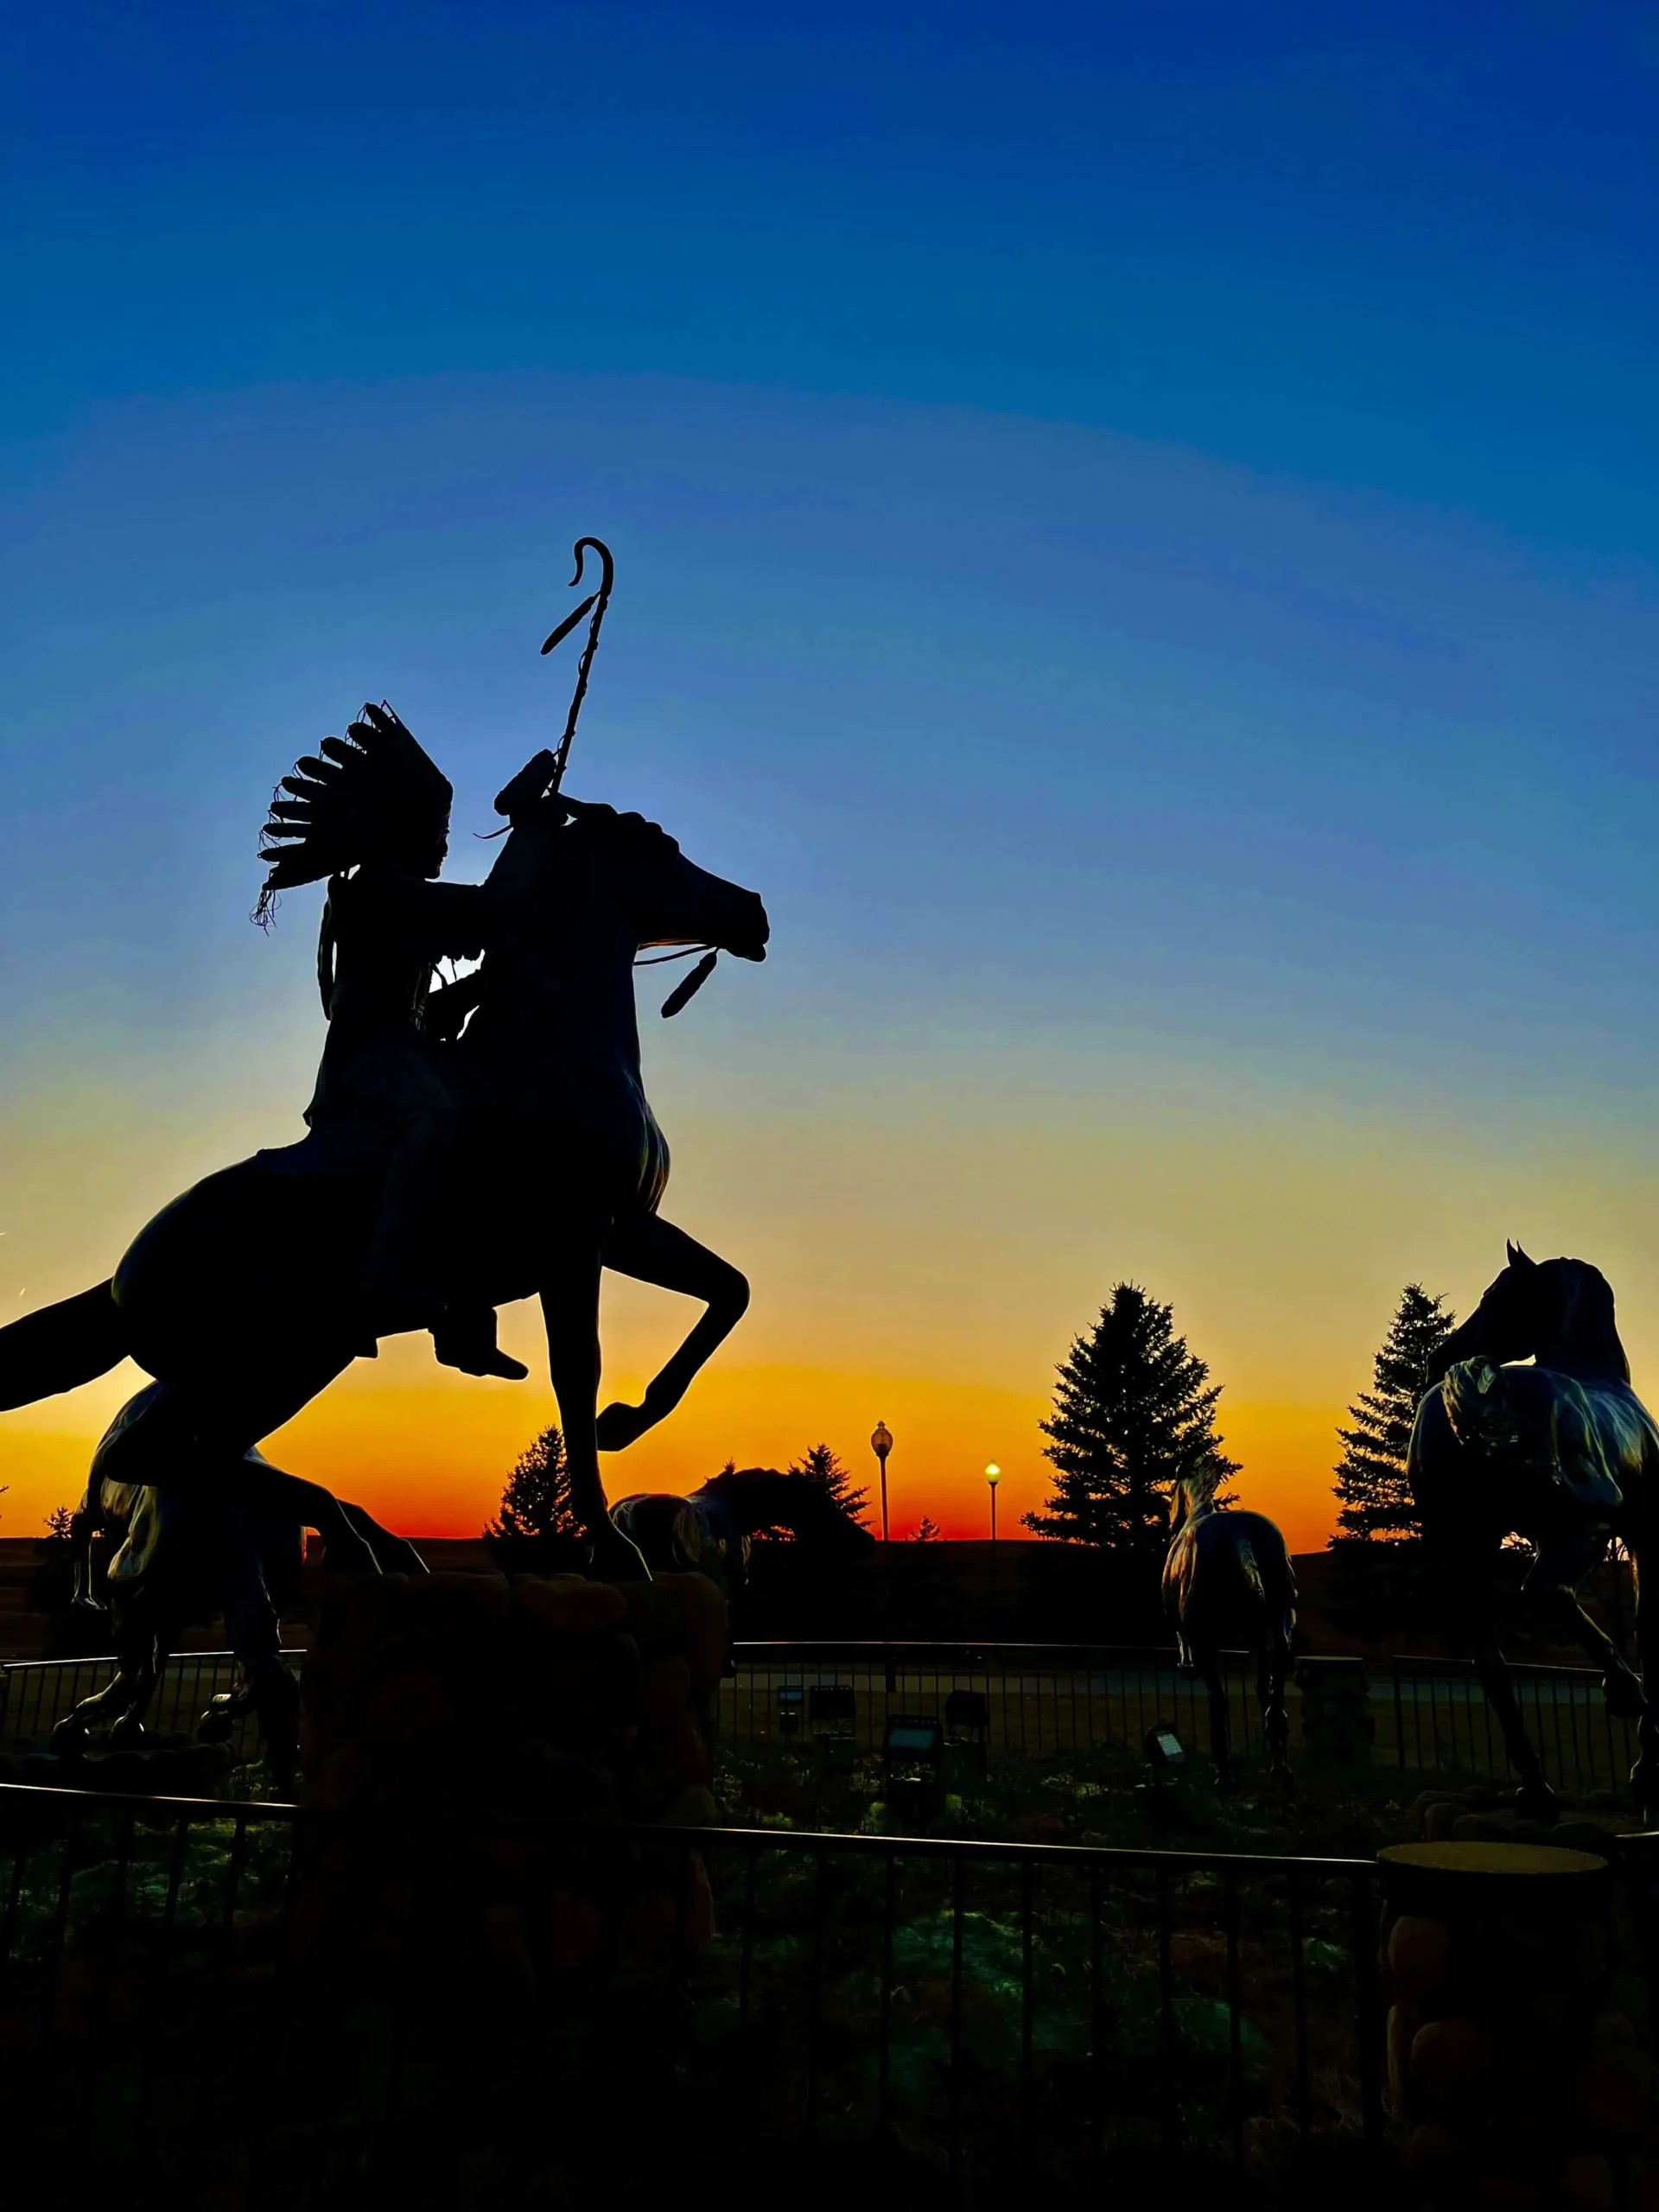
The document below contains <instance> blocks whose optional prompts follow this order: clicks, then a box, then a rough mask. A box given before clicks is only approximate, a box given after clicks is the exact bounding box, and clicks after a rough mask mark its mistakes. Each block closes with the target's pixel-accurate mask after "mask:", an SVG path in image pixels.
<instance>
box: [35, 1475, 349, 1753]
mask: <svg viewBox="0 0 1659 2212" xmlns="http://www.w3.org/2000/svg"><path fill="white" fill-rule="evenodd" d="M99 1536H103V1537H105V1539H107V1540H109V1541H112V1542H113V1543H114V1545H115V1549H114V1551H113V1553H112V1554H111V1557H110V1559H109V1560H108V1562H107V1564H106V1566H105V1569H104V1573H103V1577H102V1581H103V1586H104V1592H105V1595H104V1596H103V1597H100V1596H99V1591H98V1578H97V1577H96V1575H95V1573H94V1568H93V1560H92V1545H93V1542H94V1541H95V1539H96V1538H98V1537H99ZM70 1537H71V1541H72V1543H73V1548H74V1603H75V1604H76V1605H78V1606H80V1607H83V1608H85V1609H86V1610H88V1611H103V1610H104V1608H105V1602H106V1600H107V1604H108V1607H109V1611H110V1614H111V1627H112V1629H113V1632H114V1642H115V1657H116V1672H115V1676H114V1679H113V1680H112V1681H110V1682H109V1683H107V1684H106V1685H105V1688H103V1689H101V1690H99V1691H97V1692H95V1693H94V1694H93V1695H92V1696H91V1697H88V1698H83V1699H82V1700H81V1701H80V1703H79V1705H78V1706H76V1707H75V1708H74V1710H73V1712H72V1713H68V1714H67V1716H66V1717H65V1718H64V1719H62V1720H60V1722H59V1723H58V1726H57V1727H56V1728H55V1729H54V1731H53V1733H52V1740H53V1743H54V1745H55V1746H57V1747H58V1748H59V1749H60V1750H62V1749H67V1748H68V1747H69V1746H70V1745H73V1744H76V1743H79V1741H81V1740H82V1739H83V1738H86V1736H87V1735H89V1734H90V1733H91V1732H92V1731H93V1730H94V1729H99V1728H103V1727H105V1726H107V1728H108V1730H109V1738H110V1741H111V1745H125V1744H130V1743H131V1742H132V1741H134V1739H135V1738H137V1737H139V1736H141V1735H142V1734H143V1724H144V1717H145V1715H146V1713H148V1712H149V1704H150V1700H151V1699H152V1698H153V1697H154V1695H155V1694H156V1683H157V1681H159V1679H160V1676H161V1673H162V1669H163V1668H164V1667H165V1666H166V1664H167V1662H168V1657H169V1656H171V1653H172V1651H173V1650H174V1649H175V1640H176V1638H177V1636H178V1633H179V1630H180V1629H181V1627H182V1626H183V1625H184V1624H186V1623H187V1622H189V1621H196V1620H201V1619H204V1618H210V1617H212V1616H213V1615H216V1614H219V1613H222V1614H223V1616H224V1620H225V1635H226V1642H227V1643H229V1645H230V1647H231V1649H232V1652H233V1653H234V1655H235V1657H236V1662H237V1675H238V1680H237V1683H236V1687H235V1688H234V1689H232V1690H231V1691H230V1692H228V1693H226V1694H222V1695H220V1696H219V1697H216V1698H215V1699H214V1700H213V1704H212V1706H211V1707H210V1708H209V1711H208V1713H207V1714H205V1715H204V1716H203V1732H204V1734H207V1735H209V1736H218V1737H221V1738H222V1737H224V1736H227V1735H228V1734H229V1733H230V1731H231V1729H232V1727H233V1726H234V1725H235V1723H236V1721H237V1720H238V1719H239V1718H240V1717H241V1715H242V1714H243V1713H250V1712H251V1713H254V1714H255V1715H256V1716H257V1720H258V1723H259V1733H260V1738H261V1740H262V1742H263V1744H264V1753H265V1764H266V1767H267V1769H268V1770H269V1771H270V1778H271V1782H272V1784H273V1786H274V1787H275V1789H277V1791H278V1792H279V1793H283V1794H285V1793H286V1792H288V1791H289V1790H290V1789H292V1787H293V1783H294V1776H295V1769H296V1764H297V1762H298V1758H299V1748H300V1686H299V1683H298V1682H297V1681H296V1679H295V1677H294V1675H293V1674H292V1672H291V1671H290V1670H289V1667H288V1665H287V1662H285V1661H284V1660H283V1656H282V1645H281V1635H280V1626H279V1608H280V1607H281V1606H282V1605H283V1604H284V1603H285V1602H286V1601H287V1600H288V1599H289V1598H290V1597H291V1596H292V1595H293V1594H294V1592H295V1591H296V1588H297V1586H298V1582H299V1576H300V1571H301V1569H302V1567H303V1566H304V1564H305V1534H304V1531H303V1530H302V1529H301V1528H300V1527H299V1525H298V1523H297V1522H292V1521H280V1520H274V1519H272V1518H271V1517H270V1516H267V1515H260V1514H257V1513H254V1512H251V1511H249V1510H246V1509H245V1508H242V1507H238V1506H226V1505H219V1504H214V1503H207V1502H206V1501H203V1500H201V1499H200V1498H195V1497H175V1496H173V1495H171V1494H169V1493H167V1492H163V1491H157V1490H153V1489H149V1488H147V1487H135V1486H133V1485H131V1484H119V1483H110V1482H106V1481H105V1479H104V1478H103V1476H102V1475H101V1474H99V1472H98V1471H97V1470H96V1468H94V1471H93V1473H92V1479H91V1480H90V1482H89V1483H88V1484H87V1487H86V1496H85V1497H83V1498H82V1500H81V1503H80V1507H79V1510H78V1511H77V1512H76V1513H75V1515H74V1516H73V1519H72V1521H71V1523H70Z"/></svg>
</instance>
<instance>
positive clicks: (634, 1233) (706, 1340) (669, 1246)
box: [596, 1213, 749, 1452]
mask: <svg viewBox="0 0 1659 2212" xmlns="http://www.w3.org/2000/svg"><path fill="white" fill-rule="evenodd" d="M605 1265H606V1266H607V1268H610V1269H612V1271H613V1273H614V1274H622V1275H632V1278H633V1280H634V1281H636V1282H645V1283H650V1284H651V1285H652V1287H653V1288H654V1289H657V1290H672V1291H677V1292H678V1293H679V1294H681V1295H682V1296H683V1297H685V1298H700V1299H702V1302H703V1306H704V1312H703V1314H702V1319H701V1320H699V1321H697V1322H696V1324H695V1325H693V1327H692V1328H691V1330H690V1332H689V1333H688V1334H687V1336H686V1338H685V1339H684V1341H683V1343H682V1344H680V1346H679V1348H678V1350H677V1351H674V1352H672V1353H671V1354H670V1356H669V1357H668V1358H667V1360H665V1361H664V1363H663V1365H662V1367H661V1368H659V1369H658V1372H657V1373H656V1375H655V1376H652V1380H651V1382H650V1383H648V1384H647V1385H646V1389H645V1396H644V1397H643V1398H642V1399H641V1401H640V1402H639V1404H638V1405H637V1406H630V1405H626V1404H625V1403H623V1402H622V1401H621V1400H620V1399H618V1400H617V1401H615V1402H613V1404H611V1405H608V1406H607V1407H606V1408H605V1410H604V1412H603V1413H602V1414H600V1416H599V1421H598V1427H597V1432H596V1433H597V1437H598V1443H599V1448H600V1450H601V1452H620V1451H622V1450H624V1449H625V1448H626V1446H628V1445H630V1444H632V1442H633V1441H634V1440H635V1439H636V1438H638V1437H641V1436H643V1435H644V1434H645V1431H646V1430H647V1429H648V1428H654V1427H656V1425H657V1423H658V1421H661V1420H663V1419H664V1417H665V1416H666V1415H667V1414H671V1413H672V1412H673V1410H674V1408H675V1407H676V1406H677V1405H678V1404H679V1402H680V1400H681V1399H682V1398H683V1396H684V1395H685V1394H686V1392H687V1390H689V1389H690V1387H691V1383H692V1381H693V1379H694V1378H695V1376H696V1374H697V1371H698V1370H699V1369H700V1368H702V1366H703V1365H705V1364H706V1363H707V1362H708V1361H709V1359H710V1358H711V1357H712V1356H713V1355H714V1353H715V1351H718V1350H719V1348H720V1346H721V1344H724V1343H725V1341H726V1339H727V1338H728V1337H729V1336H730V1334H731V1333H732V1331H733V1330H734V1328H735V1327H736V1326H737V1325H738V1323H739V1322H740V1321H741V1319H743V1316H744V1314H745V1313H746V1312H747V1310H748V1303H749V1285H748V1278H747V1276H746V1275H744V1274H741V1273H740V1271H739V1270H738V1269H737V1268H734V1267H733V1266H732V1265H731V1263H730V1262H729V1261H727V1260H722V1259H721V1256H720V1255H719V1253H718V1252H711V1251H710V1250H709V1247H708V1246H707V1245H706V1244H699V1243H698V1242H697V1240H696V1237H695V1236H687V1235H686V1233H685V1231H684V1230H683V1229H677V1228H676V1227H675V1226H674V1224H673V1223H672V1222H671V1221H664V1219H663V1218H662V1217H661V1216H660V1215H659V1214H654V1213H650V1214H638V1215H636V1216H634V1217H633V1218H632V1220H629V1221H626V1222H622V1223H620V1224H619V1225H618V1226H617V1227H616V1228H615V1229H613V1230H612V1232H611V1234H610V1236H608V1237H607V1239H606V1243H605Z"/></svg>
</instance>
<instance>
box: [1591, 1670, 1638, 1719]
mask: <svg viewBox="0 0 1659 2212" xmlns="http://www.w3.org/2000/svg"><path fill="white" fill-rule="evenodd" d="M1601 1694H1602V1696H1603V1697H1604V1698H1605V1700H1606V1704H1607V1710H1608V1712H1609V1713H1611V1716H1612V1718H1613V1719H1615V1720H1639V1719H1641V1718H1642V1716H1643V1713H1645V1712H1646V1711H1647V1709H1648V1704H1647V1700H1646V1699H1645V1698H1644V1697H1643V1694H1642V1685H1641V1683H1640V1682H1638V1681H1637V1679H1636V1676H1635V1675H1603V1676H1602V1678H1601Z"/></svg>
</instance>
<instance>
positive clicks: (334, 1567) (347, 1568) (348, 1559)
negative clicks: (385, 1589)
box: [322, 1529, 380, 1574]
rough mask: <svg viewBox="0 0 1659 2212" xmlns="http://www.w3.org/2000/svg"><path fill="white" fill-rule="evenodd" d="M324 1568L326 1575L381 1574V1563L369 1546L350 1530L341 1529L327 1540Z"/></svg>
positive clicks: (323, 1561)
mask: <svg viewBox="0 0 1659 2212" xmlns="http://www.w3.org/2000/svg"><path fill="white" fill-rule="evenodd" d="M322 1566H323V1572H324V1573H326V1574H378V1573H379V1572H380V1563H379V1561H378V1560H377V1559H376V1558H375V1555H374V1554H373V1553H372V1551H371V1550H370V1548H369V1547H368V1545H367V1544H366V1543H365V1541H364V1540H363V1538H362V1537H361V1536H359V1535H357V1534H356V1533H355V1531H354V1530H352V1529H341V1530H340V1533H339V1534H338V1535H333V1536H329V1537H327V1539H326V1540H325V1541H324V1543H323V1547H322Z"/></svg>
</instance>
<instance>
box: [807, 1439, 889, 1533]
mask: <svg viewBox="0 0 1659 2212" xmlns="http://www.w3.org/2000/svg"><path fill="white" fill-rule="evenodd" d="M789 1471H790V1473H791V1475H801V1476H804V1478H806V1480H807V1481H808V1482H813V1483H822V1484H823V1487H824V1488H825V1490H827V1491H829V1495H830V1497H831V1498H832V1499H833V1500H834V1501H835V1503H836V1505H838V1506H839V1507H840V1509H841V1510H842V1512H843V1513H844V1514H845V1515H846V1516H847V1518H848V1519H849V1521H856V1522H858V1524H859V1526H860V1527H862V1526H863V1525H864V1516H865V1513H866V1511H867V1510H868V1504H869V1497H870V1493H869V1491H868V1490H867V1489H865V1488H864V1487H863V1486H862V1485H861V1484H856V1483H855V1482H854V1480H853V1478H852V1476H851V1475H850V1474H849V1471H848V1470H847V1469H846V1468H845V1467H843V1466H842V1463H841V1461H840V1460H839V1459H837V1458H836V1455H835V1453H834V1452H832V1451H831V1450H830V1449H829V1446H828V1445H827V1444H815V1445H813V1446H811V1448H810V1450H809V1451H807V1452H803V1453H802V1455H801V1457H800V1458H799V1459H791V1461H790V1463H789Z"/></svg>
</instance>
